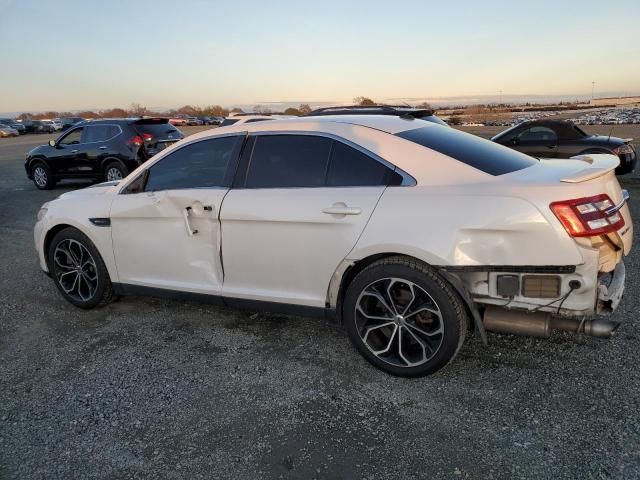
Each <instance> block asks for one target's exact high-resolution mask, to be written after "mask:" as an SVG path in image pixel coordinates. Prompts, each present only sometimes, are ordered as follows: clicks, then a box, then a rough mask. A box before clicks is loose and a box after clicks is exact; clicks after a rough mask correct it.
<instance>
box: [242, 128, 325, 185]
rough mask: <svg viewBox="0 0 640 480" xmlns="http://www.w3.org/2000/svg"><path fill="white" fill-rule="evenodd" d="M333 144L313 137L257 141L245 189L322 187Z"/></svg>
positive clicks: (270, 137) (275, 137) (273, 137)
mask: <svg viewBox="0 0 640 480" xmlns="http://www.w3.org/2000/svg"><path fill="white" fill-rule="evenodd" d="M332 142H333V140H331V139H329V138H325V137H317V136H312V135H260V136H258V137H256V143H255V145H254V147H253V154H252V155H251V160H250V162H249V166H248V169H247V177H246V181H245V187H246V188H305V187H321V186H324V184H325V177H326V173H327V167H328V163H329V153H330V152H331V144H332Z"/></svg>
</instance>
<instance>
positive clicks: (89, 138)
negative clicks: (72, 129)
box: [84, 125, 120, 143]
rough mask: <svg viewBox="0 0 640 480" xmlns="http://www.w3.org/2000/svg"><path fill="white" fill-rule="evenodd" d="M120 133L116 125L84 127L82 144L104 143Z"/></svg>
mask: <svg viewBox="0 0 640 480" xmlns="http://www.w3.org/2000/svg"><path fill="white" fill-rule="evenodd" d="M118 133H120V128H119V127H118V126H116V125H90V126H87V127H85V139H84V142H86V143H90V142H104V141H105V140H109V139H111V138H113V137H115V136H116V135H118Z"/></svg>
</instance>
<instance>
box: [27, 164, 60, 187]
mask: <svg viewBox="0 0 640 480" xmlns="http://www.w3.org/2000/svg"><path fill="white" fill-rule="evenodd" d="M31 178H32V179H33V183H34V185H35V186H36V188H38V189H40V190H51V189H52V188H53V187H54V186H55V185H56V182H55V180H54V179H53V173H52V172H51V169H50V168H49V167H48V166H47V164H45V163H44V162H36V163H34V164H33V167H31Z"/></svg>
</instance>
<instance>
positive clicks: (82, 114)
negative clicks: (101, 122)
mask: <svg viewBox="0 0 640 480" xmlns="http://www.w3.org/2000/svg"><path fill="white" fill-rule="evenodd" d="M60 116H61V117H64V116H68V115H60ZM75 116H76V117H82V118H98V117H99V116H100V115H98V114H97V113H96V112H92V111H91V110H85V111H84V112H78V113H76V115H75Z"/></svg>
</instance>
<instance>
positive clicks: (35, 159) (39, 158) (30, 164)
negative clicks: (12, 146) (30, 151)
mask: <svg viewBox="0 0 640 480" xmlns="http://www.w3.org/2000/svg"><path fill="white" fill-rule="evenodd" d="M36 162H42V163H44V164H45V165H46V166H47V168H49V170H51V165H49V161H48V159H47V157H44V156H42V155H38V156H35V157H31V158H30V159H29V160H28V161H27V166H28V168H29V174H30V175H33V172H32V170H33V165H34V164H35V163H36Z"/></svg>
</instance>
